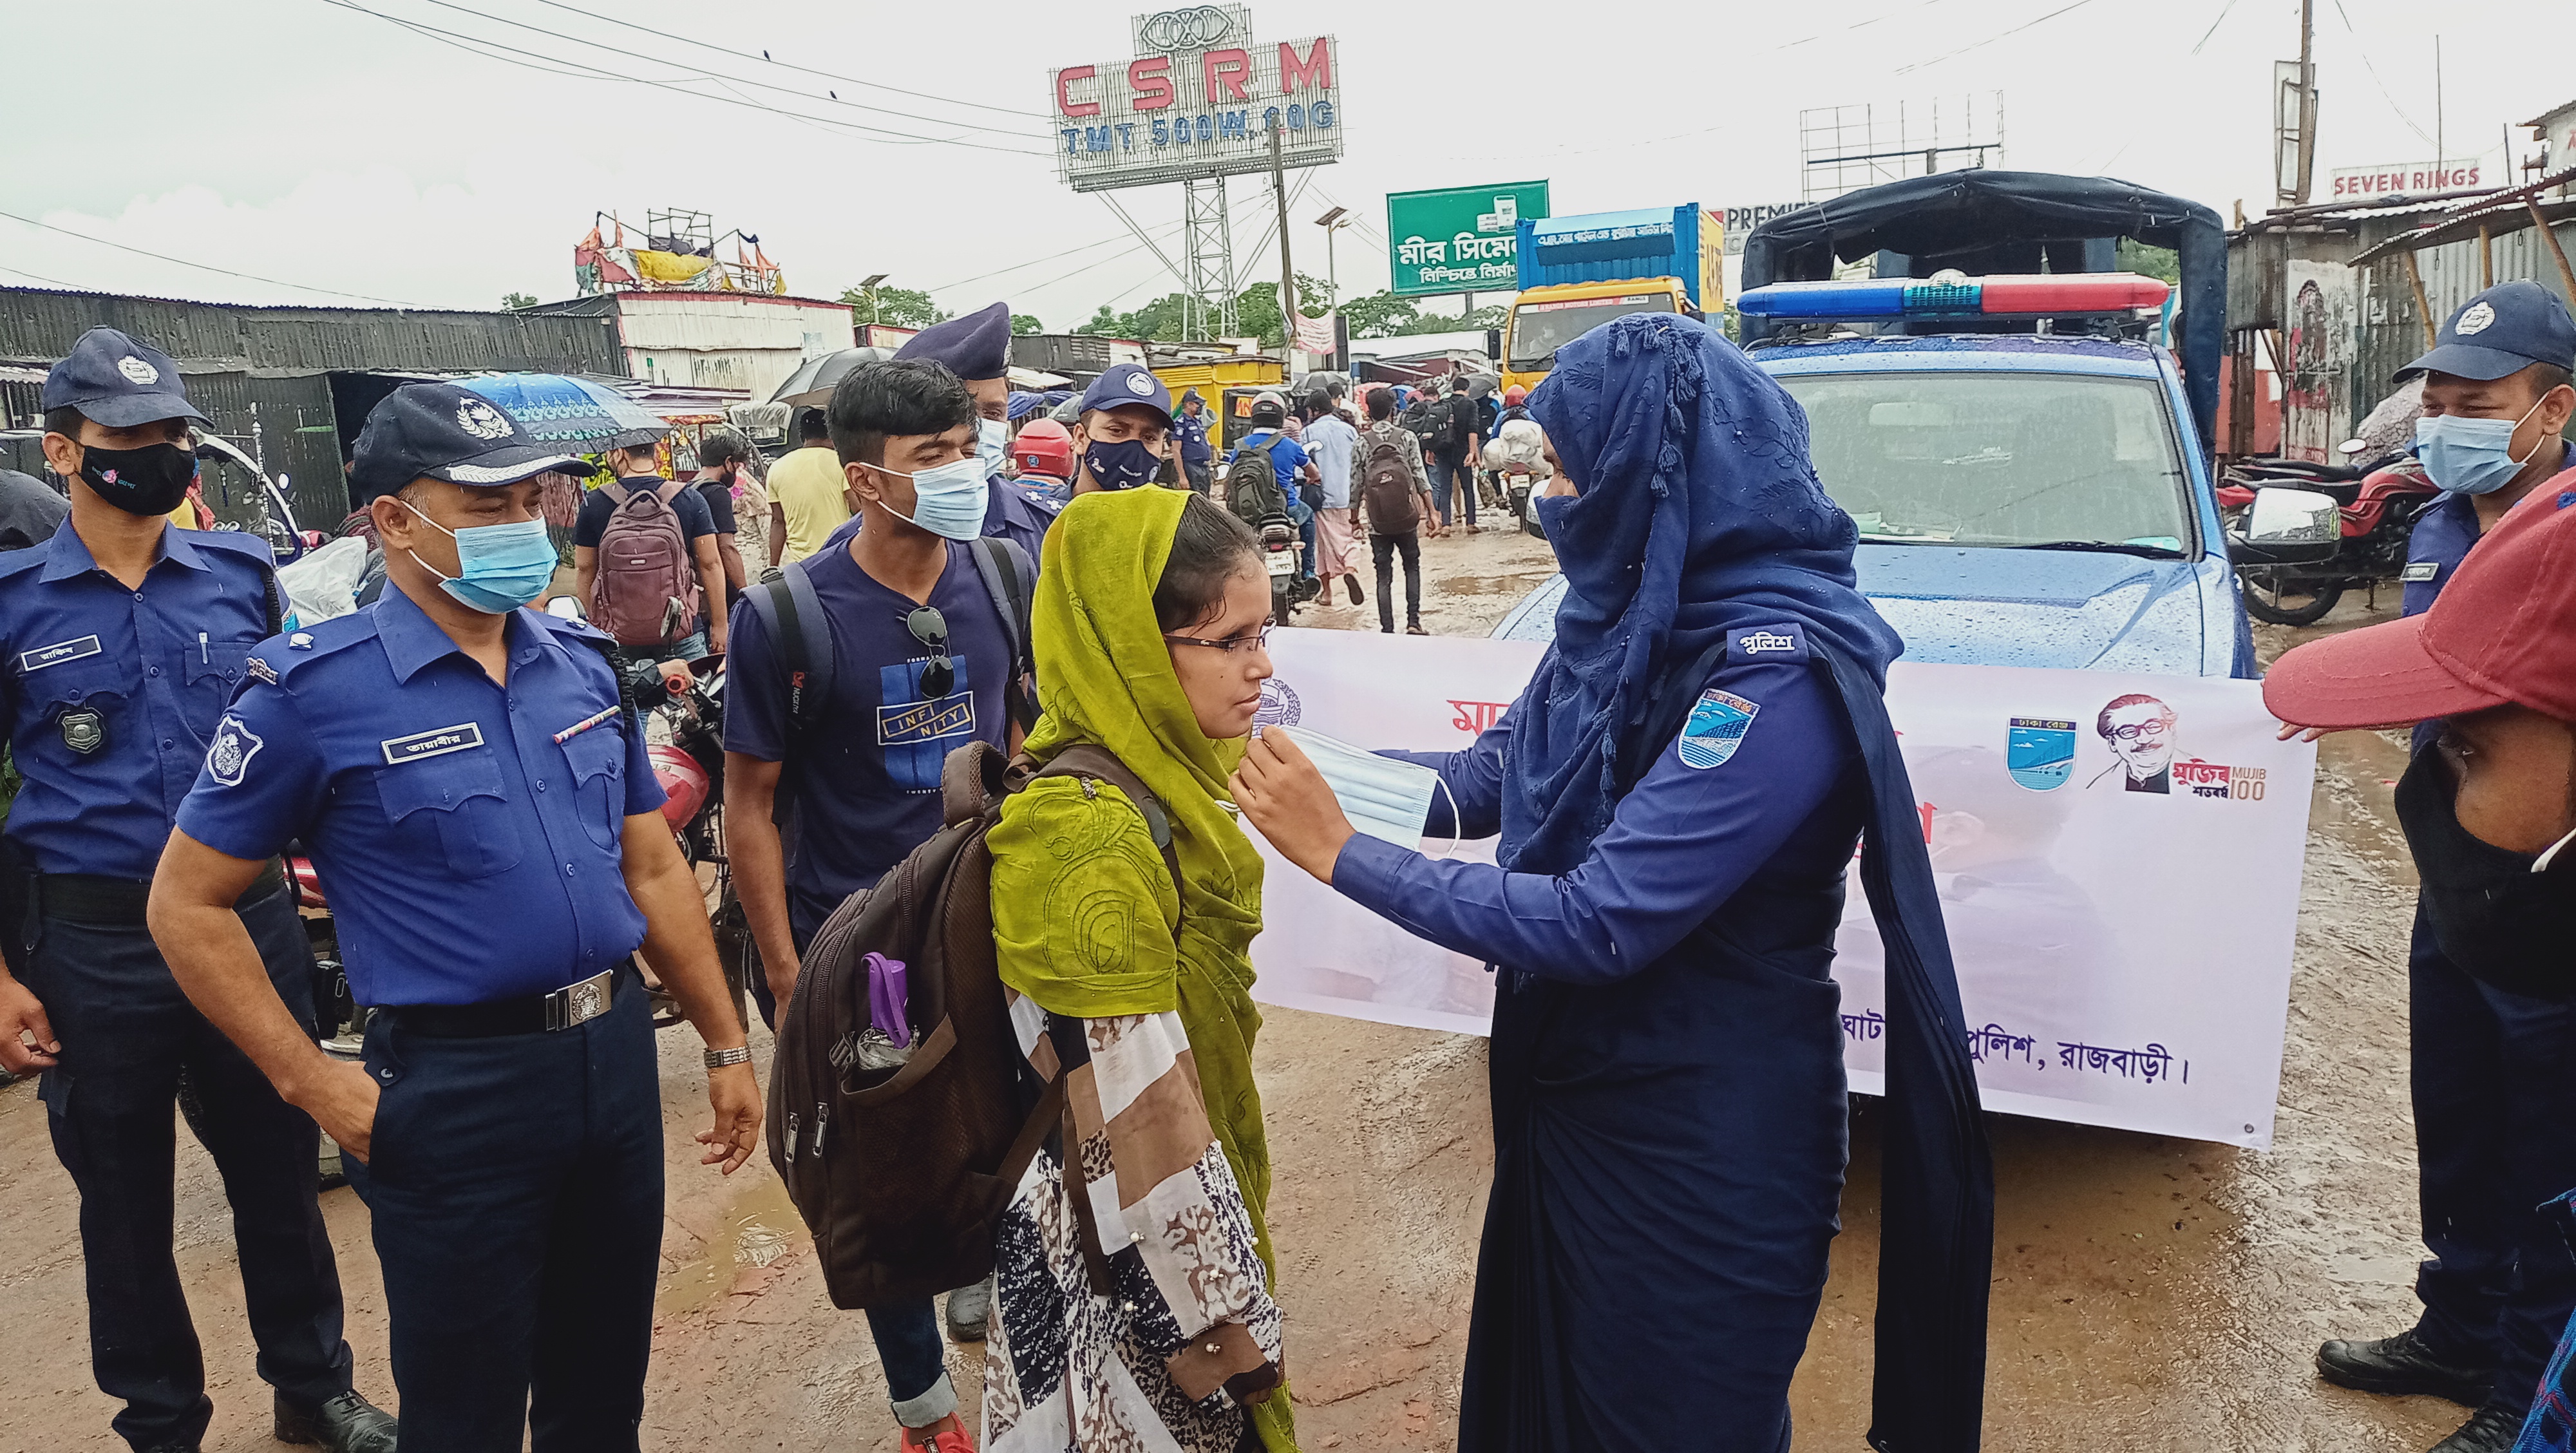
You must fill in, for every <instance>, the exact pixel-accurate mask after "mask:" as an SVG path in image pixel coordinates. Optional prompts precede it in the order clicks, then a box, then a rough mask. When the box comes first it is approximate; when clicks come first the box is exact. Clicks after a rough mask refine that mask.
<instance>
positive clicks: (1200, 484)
mask: <svg viewBox="0 0 2576 1453" xmlns="http://www.w3.org/2000/svg"><path fill="white" fill-rule="evenodd" d="M1172 448H1173V450H1174V452H1175V453H1177V454H1178V455H1179V457H1180V461H1181V476H1182V478H1184V479H1186V480H1187V481H1189V486H1190V488H1191V489H1193V490H1196V491H1197V492H1198V493H1200V494H1206V493H1207V492H1208V491H1209V490H1210V489H1211V488H1212V487H1214V484H1215V478H1214V471H1215V467H1216V451H1215V449H1214V447H1213V446H1211V445H1210V444H1209V443H1208V415H1207V401H1206V400H1205V399H1202V398H1200V397H1199V391H1198V390H1197V389H1191V390H1189V391H1187V392H1185V393H1183V394H1182V395H1181V411H1180V412H1179V413H1177V414H1174V415H1172Z"/></svg>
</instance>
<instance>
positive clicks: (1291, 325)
mask: <svg viewBox="0 0 2576 1453" xmlns="http://www.w3.org/2000/svg"><path fill="white" fill-rule="evenodd" d="M1287 127H1288V120H1287V118H1286V117H1284V116H1281V115H1280V114H1278V113H1277V112H1275V111H1274V112H1272V113H1271V116H1270V197H1271V200H1272V201H1273V202H1275V203H1277V204H1278V207H1279V341H1280V352H1281V353H1282V354H1283V355H1285V356H1286V357H1287V360H1288V362H1289V363H1290V364H1291V365H1292V366H1293V365H1294V364H1295V362H1296V353H1297V271H1296V269H1295V268H1294V267H1292V266H1291V265H1290V264H1289V261H1288V176H1287V173H1286V172H1284V171H1282V170H1281V169H1280V166H1279V148H1280V141H1281V138H1282V137H1283V136H1285V135H1286V134H1287Z"/></svg>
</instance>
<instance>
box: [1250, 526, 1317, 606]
mask: <svg viewBox="0 0 2576 1453" xmlns="http://www.w3.org/2000/svg"><path fill="white" fill-rule="evenodd" d="M1304 553H1305V542H1304V541H1302V540H1300V539H1298V538H1297V527H1296V526H1295V525H1292V524H1289V523H1288V522H1287V521H1285V520H1280V521H1276V522H1274V523H1270V524H1265V525H1263V526H1262V527H1261V564H1262V568H1263V569H1265V570H1267V571H1269V572H1270V623H1271V624H1272V625H1274V626H1284V625H1286V624H1288V613H1289V612H1290V611H1293V610H1295V609H1296V608H1297V607H1298V606H1300V605H1302V604H1304V603H1305V598H1306V596H1305V590H1304V575H1303V573H1302V572H1301V571H1299V569H1298V568H1297V567H1298V561H1299V559H1300V558H1301V557H1302V556H1303V555H1304Z"/></svg>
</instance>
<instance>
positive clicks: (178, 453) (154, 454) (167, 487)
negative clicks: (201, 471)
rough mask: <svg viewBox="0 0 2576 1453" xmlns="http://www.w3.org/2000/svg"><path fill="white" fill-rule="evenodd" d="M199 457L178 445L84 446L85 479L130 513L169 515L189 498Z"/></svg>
mask: <svg viewBox="0 0 2576 1453" xmlns="http://www.w3.org/2000/svg"><path fill="white" fill-rule="evenodd" d="M196 477H197V456H196V455H194V454H191V453H189V452H188V451H187V450H185V449H182V448H180V447H179V446H178V445H176V444H146V445H144V446H143V447H142V448H140V449H101V448H99V447H97V446H96V445H84V446H82V448H81V479H82V481H83V482H85V483H86V484H88V485H89V487H90V488H91V489H92V490H94V491H96V492H97V494H98V497H99V498H100V499H103V500H105V501H107V502H108V503H109V504H112V505H114V506H116V507H117V508H118V509H121V510H123V511H125V512H126V513H127V514H129V515H166V514H168V513H170V512H171V511H172V510H174V509H177V508H178V507H179V501H181V500H183V499H186V498H187V497H188V481H190V480H192V479H195V478H196Z"/></svg>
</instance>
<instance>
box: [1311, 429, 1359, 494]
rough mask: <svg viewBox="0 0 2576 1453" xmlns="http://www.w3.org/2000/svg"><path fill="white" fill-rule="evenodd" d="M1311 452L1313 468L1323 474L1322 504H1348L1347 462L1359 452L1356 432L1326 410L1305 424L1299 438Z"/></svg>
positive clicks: (1348, 477)
mask: <svg viewBox="0 0 2576 1453" xmlns="http://www.w3.org/2000/svg"><path fill="white" fill-rule="evenodd" d="M1300 442H1301V443H1303V444H1304V445H1305V446H1306V452H1307V453H1308V454H1310V455H1312V456H1314V460H1315V470H1316V472H1317V473H1319V474H1321V475H1323V476H1324V503H1323V508H1325V509H1328V510H1346V509H1349V508H1350V507H1351V462H1352V459H1353V457H1354V456H1355V455H1356V454H1357V453H1358V452H1359V442H1360V432H1359V430H1357V429H1354V428H1352V427H1351V426H1350V425H1348V424H1345V423H1343V422H1342V421H1341V419H1340V418H1339V417H1338V416H1335V415H1332V414H1326V415H1325V416H1324V417H1322V418H1320V419H1317V420H1316V421H1315V422H1313V423H1311V424H1308V425H1307V426H1306V437H1305V438H1304V439H1303V440H1301V441H1300Z"/></svg>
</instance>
